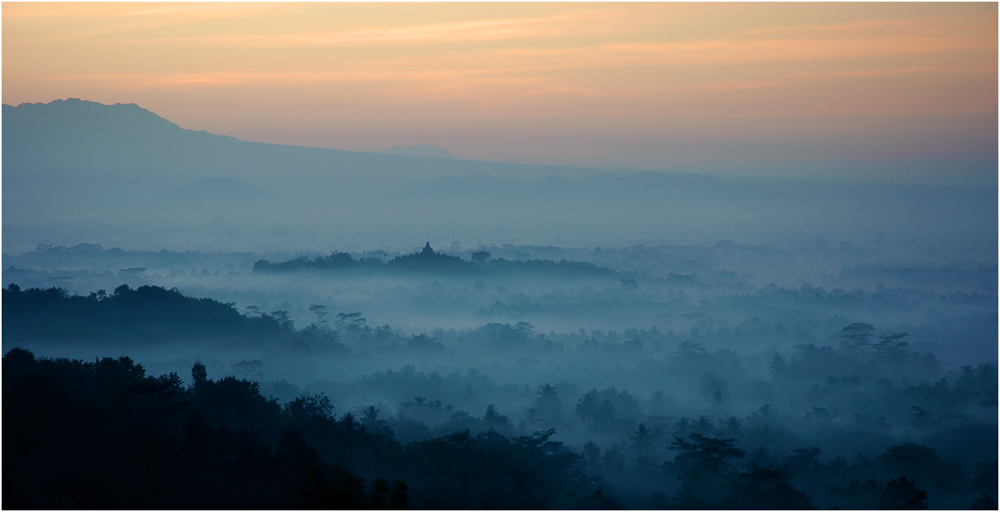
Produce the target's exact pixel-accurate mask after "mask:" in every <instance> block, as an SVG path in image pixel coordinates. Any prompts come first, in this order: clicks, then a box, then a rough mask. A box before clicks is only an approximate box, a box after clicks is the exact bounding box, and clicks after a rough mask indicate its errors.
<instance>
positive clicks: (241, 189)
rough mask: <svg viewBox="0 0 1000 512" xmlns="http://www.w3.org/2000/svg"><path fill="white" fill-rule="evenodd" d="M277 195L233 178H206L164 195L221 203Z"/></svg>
mask: <svg viewBox="0 0 1000 512" xmlns="http://www.w3.org/2000/svg"><path fill="white" fill-rule="evenodd" d="M277 197H278V196H276V195H274V194H272V193H270V192H268V191H266V190H264V189H261V188H258V187H254V186H253V185H248V184H247V183H244V182H242V181H240V180H234V179H232V178H206V179H203V180H199V181H197V182H195V183H192V184H190V185H188V186H186V187H184V188H182V189H180V190H176V191H173V192H170V193H167V194H165V195H164V198H166V199H168V200H174V201H197V202H202V203H221V204H232V203H247V204H250V203H256V202H259V201H271V200H274V199H277Z"/></svg>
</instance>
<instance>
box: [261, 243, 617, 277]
mask: <svg viewBox="0 0 1000 512" xmlns="http://www.w3.org/2000/svg"><path fill="white" fill-rule="evenodd" d="M303 270H320V271H332V270H339V271H345V270H354V271H357V270H366V271H369V272H377V271H389V272H396V273H405V272H425V273H437V274H442V275H476V276H496V275H500V274H506V275H517V276H533V277H538V276H544V277H550V278H552V277H572V276H588V277H594V276H605V277H607V276H610V277H614V276H616V275H618V274H619V273H617V272H615V271H613V270H611V269H608V268H604V267H598V266H596V265H593V264H590V263H586V262H578V261H566V260H562V261H559V262H554V261H550V260H526V261H509V260H506V259H503V258H499V259H493V258H492V255H491V254H490V253H489V252H488V251H485V250H480V251H476V252H473V253H472V254H471V261H466V260H463V259H462V258H459V257H458V256H451V255H448V254H444V253H440V252H435V251H434V249H432V248H431V245H430V243H427V245H425V246H424V248H423V250H421V251H420V252H415V253H412V254H404V255H400V256H396V257H395V258H392V259H390V260H388V261H384V260H383V259H381V258H379V257H374V256H365V257H361V258H359V259H357V260H355V259H354V257H353V256H351V255H350V254H349V253H346V252H337V251H334V252H332V253H330V254H328V255H326V256H317V257H315V258H313V259H308V258H305V257H299V258H294V259H291V260H288V261H283V262H280V263H271V262H270V261H267V260H259V261H257V262H256V263H254V265H253V271H254V272H261V273H274V272H293V271H303ZM622 275H623V276H626V279H628V278H629V277H628V276H630V275H633V274H632V273H623V274H622Z"/></svg>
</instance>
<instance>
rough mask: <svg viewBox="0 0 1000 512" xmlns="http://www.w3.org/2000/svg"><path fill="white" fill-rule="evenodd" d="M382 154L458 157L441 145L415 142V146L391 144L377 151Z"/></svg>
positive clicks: (449, 158)
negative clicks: (389, 146) (387, 147)
mask: <svg viewBox="0 0 1000 512" xmlns="http://www.w3.org/2000/svg"><path fill="white" fill-rule="evenodd" d="M379 153H382V154H384V155H403V156H418V157H421V158H441V159H444V160H454V159H456V158H458V157H456V156H455V155H453V154H451V153H449V152H448V151H447V150H445V149H444V148H442V147H439V146H434V145H431V144H417V145H416V146H393V147H391V148H389V149H383V150H382V151H379Z"/></svg>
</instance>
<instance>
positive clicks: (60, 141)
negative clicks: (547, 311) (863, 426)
mask: <svg viewBox="0 0 1000 512" xmlns="http://www.w3.org/2000/svg"><path fill="white" fill-rule="evenodd" d="M3 128H4V130H3V163H4V167H3V185H4V188H5V190H6V193H5V194H4V197H3V199H4V201H3V218H4V220H3V228H4V235H3V237H4V240H3V241H4V244H5V248H7V247H10V248H11V249H12V250H26V249H30V248H31V247H34V245H35V244H36V243H38V242H42V241H44V242H47V243H53V244H63V245H75V244H78V243H81V242H88V243H103V244H106V245H116V244H117V245H122V246H127V247H132V248H151V249H152V248H163V247H170V248H174V249H182V248H199V249H205V250H213V249H214V250H265V249H276V248H288V249H294V250H302V249H314V250H323V249H327V248H329V247H330V246H331V245H335V246H336V247H338V248H340V249H351V248H358V247H367V248H371V247H386V246H387V244H393V245H396V244H398V245H399V246H400V247H409V246H412V245H413V244H422V243H423V242H425V241H431V242H432V243H435V244H447V243H450V242H451V241H453V240H459V241H462V242H463V243H470V244H473V243H479V242H484V243H506V242H510V243H527V244H552V243H555V244H563V245H583V246H596V245H605V246H607V245H617V244H627V243H635V242H643V243H648V242H654V243H656V242H662V241H673V242H686V241H694V242H702V241H704V242H714V241H718V240H720V239H733V240H740V241H757V242H764V241H773V240H788V239H796V240H800V241H801V240H816V239H829V240H831V241H834V242H839V241H845V240H847V241H849V240H852V239H871V238H874V237H879V236H887V237H890V238H896V239H905V240H917V241H920V242H921V243H930V244H931V245H936V246H941V247H943V248H946V249H948V250H956V251H961V250H966V249H967V247H966V246H967V245H968V244H972V245H971V246H969V247H972V248H973V249H975V250H987V249H988V251H987V252H989V253H991V254H992V256H990V258H994V257H995V247H996V235H997V222H996V219H997V216H996V212H997V196H996V191H995V190H993V189H991V188H987V189H983V188H971V187H941V186H928V185H920V186H917V185H901V184H877V183H860V182H833V181H818V180H789V179H767V178H734V177H720V176H706V175H697V174H681V173H663V172H633V173H626V172H610V171H602V170H599V169H583V168H572V167H554V166H541V165H520V164H502V163H490V162H475V161H467V160H457V159H453V160H448V159H442V158H425V157H414V156H406V155H391V154H380V153H363V152H351V151H339V150H332V149H319V148H305V147H295V146H280V145H273V144H260V143H251V142H243V141H239V140H237V139H234V138H232V137H224V136H218V135H212V134H209V133H206V132H195V131H191V130H184V129H182V128H180V127H179V126H177V125H176V124H173V123H171V122H169V121H167V120H165V119H163V118H161V117H159V116H157V115H156V114H154V113H152V112H149V111H147V110H144V109H142V108H140V107H138V106H135V105H111V106H108V105H101V104H98V103H93V102H87V101H80V100H65V101H56V102H52V103H49V104H46V105H42V104H25V105H20V106H17V107H12V106H8V105H4V106H3ZM204 180H209V181H204ZM220 187H221V188H220ZM178 191H180V192H178ZM171 193H177V194H180V195H181V196H185V198H186V199H185V200H177V199H178V197H180V196H176V195H175V196H171ZM271 195H273V196H271ZM196 196H197V197H196ZM171 197H172V198H173V199H171ZM206 221H211V222H206ZM962 244H965V245H962ZM960 245H961V246H962V247H963V248H959V246H960ZM293 246H294V247H293Z"/></svg>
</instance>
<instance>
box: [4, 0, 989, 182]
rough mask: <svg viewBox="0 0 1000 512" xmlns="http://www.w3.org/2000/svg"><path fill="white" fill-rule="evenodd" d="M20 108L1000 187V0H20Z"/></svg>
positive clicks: (623, 162) (473, 148)
mask: <svg viewBox="0 0 1000 512" xmlns="http://www.w3.org/2000/svg"><path fill="white" fill-rule="evenodd" d="M2 9H3V84H2V85H3V89H2V98H3V103H5V104H11V105H17V104H20V103H23V102H44V103H47V102H50V101H53V100H55V99H64V98H69V97H76V98H82V99H86V100H92V101H99V102H102V103H136V104H138V105H140V106H142V107H144V108H147V109H149V110H151V111H153V112H156V113H157V114H159V115H161V116H163V117H165V118H166V119H169V120H171V121H173V122H175V123H177V124H179V125H180V126H182V127H184V128H189V129H195V130H207V131H209V132H212V133H217V134H222V135H231V136H234V137H238V138H240V139H243V140H249V141H259V142H271V143H278V144H292V145H301V146H316V147H327V148H336V149H347V150H358V151H376V150H380V149H385V148H389V147H392V146H395V145H415V144H435V145H438V146H441V147H443V148H445V149H447V150H448V151H451V152H452V153H454V154H455V155H457V156H459V157H461V158H467V159H476V160H489V161H503V162H521V163H544V164H559V165H574V166H602V167H611V168H620V169H637V170H640V169H653V170H667V171H688V172H692V171H693V172H709V173H721V174H731V175H749V176H754V175H765V176H781V177H802V178H833V179H846V180H865V181H892V182H916V183H946V184H973V185H987V186H996V183H997V137H998V132H997V125H998V123H997V121H998V117H997V97H998V92H997V83H998V77H997V57H998V56H997V48H998V42H997V41H998V38H997V14H998V13H997V4H996V3H971V4H969V3H966V4H958V3H944V4H942V3H933V4H931V3H918V4H909V3H907V4H904V3H878V4H868V3H849V4H847V3H844V4H828V3H823V4H818V3H816V4H799V3H796V4H787V3H769V4H756V3H739V4H723V3H684V4H662V3H640V4H634V3H544V4H535V3H501V4H497V3H473V4H467V3H462V4H455V3H439V4H434V3H431V4H415V3H405V4H387V3H374V4H372V3H349V4H328V3H294V4H293V3H277V4H270V3H217V4H213V3H173V4H158V3H100V4H89V3H67V4H61V3H10V2H5V3H4V4H3V7H2Z"/></svg>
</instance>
